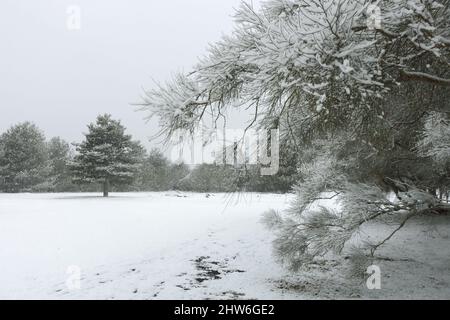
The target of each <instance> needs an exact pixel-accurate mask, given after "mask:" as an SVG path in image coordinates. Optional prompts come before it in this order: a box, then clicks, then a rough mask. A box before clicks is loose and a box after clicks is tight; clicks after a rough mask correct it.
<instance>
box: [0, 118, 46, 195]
mask: <svg viewBox="0 0 450 320" xmlns="http://www.w3.org/2000/svg"><path fill="white" fill-rule="evenodd" d="M47 158H48V154H47V150H46V142H45V136H44V134H43V133H42V132H41V131H40V130H39V128H38V127H37V126H36V125H34V124H32V123H30V122H25V123H20V124H18V125H15V126H12V127H11V128H10V129H9V130H7V131H6V132H5V133H4V134H2V135H1V136H0V190H1V191H6V192H18V191H31V190H32V188H34V187H36V186H38V185H39V184H41V183H43V182H44V180H45V177H46V175H47V174H48V173H49V172H48V171H49V167H48V165H47V164H48V163H47Z"/></svg>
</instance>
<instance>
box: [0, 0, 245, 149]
mask: <svg viewBox="0 0 450 320" xmlns="http://www.w3.org/2000/svg"><path fill="white" fill-rule="evenodd" d="M239 3H240V0H169V1H166V0H78V1H77V0H71V1H67V0H1V5H0V9H1V10H0V40H1V41H0V58H1V59H0V99H1V101H0V132H4V131H5V130H6V129H7V128H8V127H10V126H11V125H12V124H15V123H18V122H22V121H26V120H29V121H33V122H35V123H36V124H37V125H38V126H39V127H40V128H42V129H43V130H44V131H45V133H46V135H47V137H52V136H61V137H63V138H64V139H66V140H67V141H69V142H75V141H80V139H81V138H82V134H81V133H82V132H85V131H86V125H87V124H88V123H89V122H92V121H93V120H94V119H95V117H96V116H97V115H98V114H100V113H111V114H112V115H113V116H114V117H116V118H119V119H121V120H122V122H123V124H125V125H126V126H127V128H128V129H129V132H130V133H131V134H133V135H134V137H135V138H136V139H140V140H142V142H143V143H144V144H145V145H146V146H150V145H151V144H149V143H147V142H146V141H147V140H148V137H150V136H152V135H153V134H155V132H156V131H157V128H156V125H155V124H154V123H150V124H146V123H145V122H144V121H143V120H142V119H143V117H144V116H145V114H143V113H142V112H135V111H134V109H135V107H132V106H130V103H133V102H139V97H140V96H141V94H142V87H144V88H150V87H151V86H152V85H153V81H152V79H155V80H157V81H164V80H165V79H167V78H169V77H170V76H171V74H172V73H173V72H176V71H180V70H189V69H190V67H191V66H192V65H193V64H194V63H195V62H196V61H197V57H199V56H201V55H203V54H204V53H205V48H206V47H207V45H208V43H210V42H214V41H216V40H218V39H220V37H221V35H222V34H223V33H229V32H230V31H231V30H232V26H233V19H232V17H231V16H232V14H233V13H234V8H237V7H238V6H239ZM72 5H76V6H78V7H79V8H80V9H81V25H80V26H81V29H80V30H69V29H68V28H67V20H68V18H69V15H68V13H67V8H68V7H70V6H72Z"/></svg>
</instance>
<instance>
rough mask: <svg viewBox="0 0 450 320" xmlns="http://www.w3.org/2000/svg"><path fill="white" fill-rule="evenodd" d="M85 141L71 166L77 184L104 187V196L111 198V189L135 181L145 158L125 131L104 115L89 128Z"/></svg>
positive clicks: (79, 147)
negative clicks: (142, 158) (142, 157)
mask: <svg viewBox="0 0 450 320" xmlns="http://www.w3.org/2000/svg"><path fill="white" fill-rule="evenodd" d="M88 129H89V132H88V133H86V134H85V137H86V138H85V141H83V142H82V143H80V144H77V145H76V151H77V153H78V154H77V155H76V156H75V158H74V161H73V162H72V164H71V170H72V173H73V181H74V182H75V183H101V184H102V185H103V196H104V197H108V195H109V191H110V188H111V185H118V184H129V183H131V182H132V181H133V179H134V177H135V173H136V171H137V169H138V162H139V159H140V157H141V154H142V152H143V151H142V147H141V146H140V144H139V143H138V142H134V141H132V140H131V139H132V137H131V136H130V135H127V134H125V127H124V126H123V125H122V124H121V123H120V121H116V120H113V119H111V116H110V115H108V114H106V115H101V116H98V117H97V121H96V123H91V124H90V125H88Z"/></svg>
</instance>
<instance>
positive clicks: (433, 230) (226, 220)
mask: <svg viewBox="0 0 450 320" xmlns="http://www.w3.org/2000/svg"><path fill="white" fill-rule="evenodd" d="M291 197H292V196H289V195H261V194H243V195H240V196H239V197H237V196H233V197H231V196H230V195H223V194H212V195H205V194H189V193H187V194H182V193H176V192H167V193H136V194H133V193H129V194H113V195H112V197H110V198H108V199H103V198H100V197H98V195H97V194H58V195H57V194H45V195H43V194H18V195H7V194H0V243H1V246H0V268H1V272H0V298H3V299H18V298H19V299H330V298H331V299H341V298H376V299H379V298H413V299H415V298H437V299H449V298H450V238H449V235H450V218H449V217H427V218H421V219H417V220H414V221H412V222H411V223H410V224H409V225H408V226H407V228H406V229H405V230H404V231H403V232H402V233H400V234H398V236H396V237H395V238H394V239H393V242H392V243H391V246H390V247H389V248H388V249H386V250H385V251H383V250H381V251H380V254H381V255H382V256H383V257H382V258H381V259H380V261H379V265H380V267H381V268H382V290H379V291H369V290H367V288H366V286H365V283H364V282H361V281H359V280H358V281H355V280H354V279H352V278H349V277H348V275H346V272H345V271H346V268H347V267H346V265H345V260H342V261H328V262H326V263H325V262H324V263H323V264H318V265H317V266H315V267H313V268H311V269H310V270H308V271H304V272H302V273H299V274H290V273H289V272H287V271H286V270H284V269H283V268H282V267H281V266H279V265H278V264H276V263H275V261H274V258H273V256H272V254H271V240H272V235H271V233H270V232H268V231H266V230H265V228H264V227H263V226H262V225H261V223H260V219H261V215H262V213H263V212H264V211H266V210H268V209H270V208H272V209H276V210H283V209H284V208H286V207H287V206H288V205H289V201H290V198H291ZM371 229H372V232H374V234H379V233H381V232H383V231H386V230H379V228H377V226H373V228H371ZM394 258H395V259H394ZM70 266H76V267H77V268H79V270H80V271H81V280H80V282H79V283H80V288H70V287H68V286H67V279H68V277H69V279H73V278H72V277H71V276H73V275H74V273H73V272H74V270H75V271H76V270H77V268H75V269H73V268H72V269H69V271H71V270H72V271H71V272H72V273H70V272H69V273H67V271H68V268H69V267H70ZM75 274H76V272H75ZM75 283H76V282H75Z"/></svg>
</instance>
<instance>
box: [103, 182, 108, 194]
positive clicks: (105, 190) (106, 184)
mask: <svg viewBox="0 0 450 320" xmlns="http://www.w3.org/2000/svg"><path fill="white" fill-rule="evenodd" d="M108 196H109V180H108V179H105V181H104V182H103V197H105V198H107V197H108Z"/></svg>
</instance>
